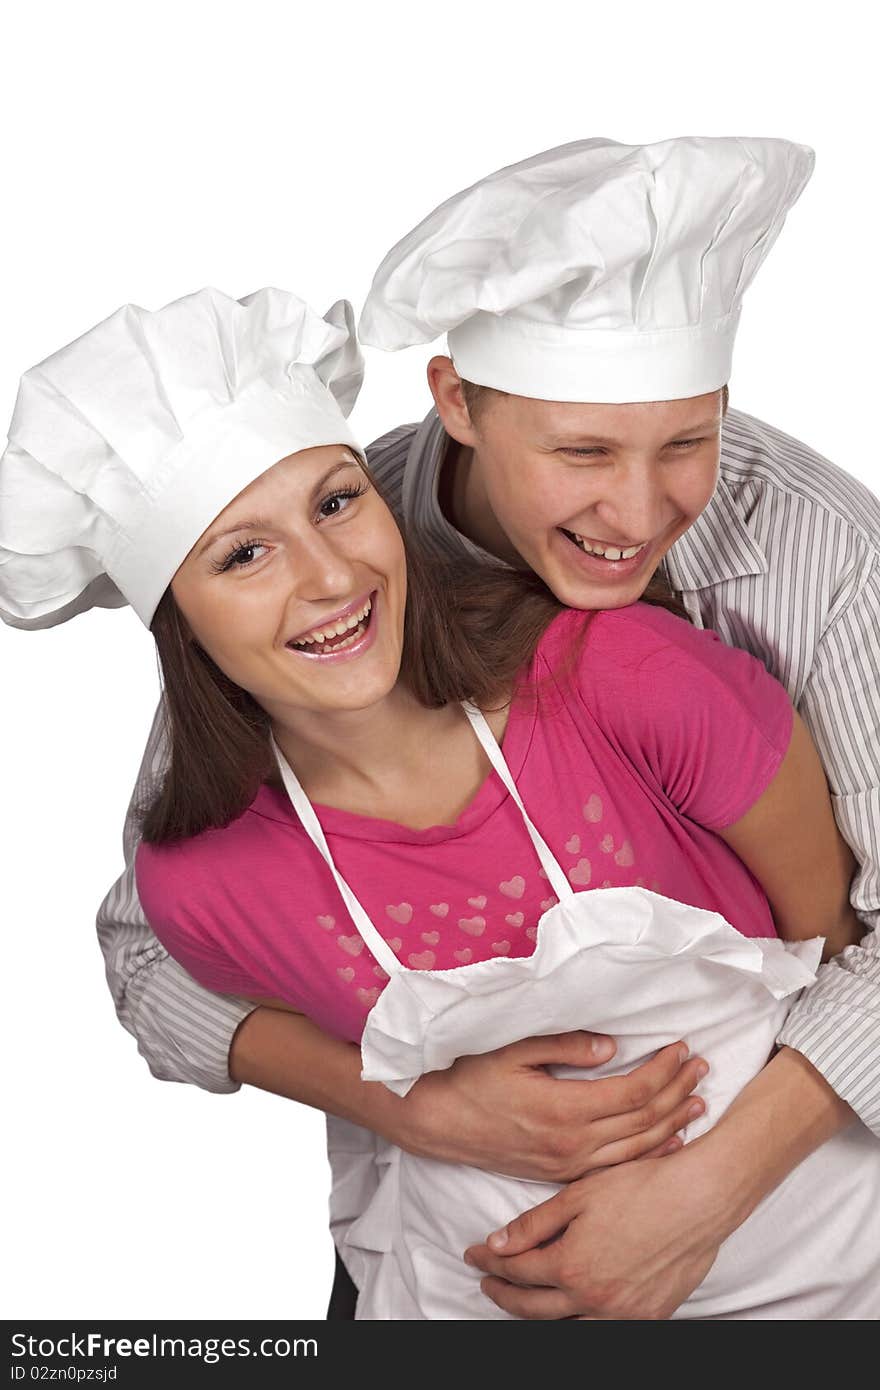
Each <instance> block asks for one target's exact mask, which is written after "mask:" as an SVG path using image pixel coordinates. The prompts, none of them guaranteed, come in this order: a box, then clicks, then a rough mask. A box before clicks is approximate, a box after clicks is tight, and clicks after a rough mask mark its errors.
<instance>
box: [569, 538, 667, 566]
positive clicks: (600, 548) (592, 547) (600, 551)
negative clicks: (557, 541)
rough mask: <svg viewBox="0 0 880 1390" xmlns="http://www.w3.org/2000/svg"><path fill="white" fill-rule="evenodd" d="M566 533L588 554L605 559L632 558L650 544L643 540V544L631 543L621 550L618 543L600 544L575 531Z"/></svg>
mask: <svg viewBox="0 0 880 1390" xmlns="http://www.w3.org/2000/svg"><path fill="white" fill-rule="evenodd" d="M565 534H566V535H567V536H570V537H571V539H572V540H573V541H574V543H575V545H577V546H579V547H580V549H581V550H585V551H586V552H587V554H588V555H599V556H600V557H601V558H602V559H603V560H631V559H632V558H633V556H634V555H638V553H639V551H640V550H644V548H645V546H646V545H647V544H648V542H647V541H643V542H642V544H641V545H629V546H627V547H626V549H625V550H621V549H620V548H619V547H618V546H616V545H599V544H597V542H596V541H585V540H584V538H583V536H578V535H577V534H576V533H575V532H574V531H566V533H565Z"/></svg>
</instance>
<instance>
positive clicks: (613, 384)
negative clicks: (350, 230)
mask: <svg viewBox="0 0 880 1390" xmlns="http://www.w3.org/2000/svg"><path fill="white" fill-rule="evenodd" d="M812 168H813V152H812V150H809V149H807V148H806V147H805V146H804V145H793V144H791V143H790V142H789V141H787V140H761V139H754V140H752V139H715V138H701V137H697V136H693V137H687V138H683V139H679V140H663V141H661V142H660V143H658V144H655V145H621V144H618V143H617V142H616V141H613V140H603V139H596V140H578V141H575V142H574V143H573V144H570V145H562V146H560V147H559V148H558V149H555V150H548V151H546V152H545V153H544V154H538V155H535V156H534V157H533V158H532V159H526V160H523V162H522V163H521V164H513V165H511V166H510V167H509V168H507V169H500V170H499V171H498V173H495V174H490V175H489V176H488V178H485V179H481V180H480V182H479V183H475V184H474V185H473V187H471V188H467V189H465V191H464V192H463V193H457V194H456V195H455V196H454V197H453V198H450V199H449V200H448V201H447V202H445V203H443V204H442V205H441V206H440V207H439V208H437V209H436V210H435V211H434V212H432V213H431V214H430V215H429V216H428V217H426V218H425V220H424V221H423V222H420V223H419V225H418V226H417V227H416V228H415V229H414V230H413V231H411V232H410V233H409V235H408V236H405V237H404V238H403V240H402V241H400V242H398V244H397V246H395V247H394V248H393V250H391V251H389V253H388V255H387V256H386V257H385V260H384V261H383V262H382V264H381V265H380V267H379V269H378V271H377V272H376V276H375V279H374V281H373V285H372V288H371V290H370V293H369V296H368V298H367V302H366V305H365V307H364V312H363V316H362V318H361V323H360V336H361V341H362V342H363V343H369V344H371V345H372V346H374V347H380V348H385V349H386V350H388V351H393V350H395V349H397V348H403V347H409V346H411V345H413V344H414V343H426V342H430V341H431V339H433V338H436V337H437V336H438V335H439V334H441V333H443V332H447V333H448V335H449V338H448V342H449V351H450V354H451V356H452V358H453V359H454V361H455V365H456V368H457V370H458V372H459V374H460V375H461V376H462V377H464V378H465V379H466V380H468V381H473V382H476V383H478V384H480V385H483V386H494V387H496V388H498V389H499V390H502V391H509V392H511V393H513V394H514V395H519V396H533V397H537V398H539V399H542V400H560V401H597V402H604V401H607V402H618V401H620V402H622V401H646V400H677V399H681V398H684V397H687V396H699V395H702V394H703V393H704V392H707V391H714V390H716V389H717V388H718V387H720V386H723V385H724V384H725V383H726V382H727V380H728V377H729V375H730V363H731V354H732V350H733V339H734V335H735V332H736V326H737V320H738V318H739V303H740V299H741V297H742V294H743V291H744V290H745V289H746V287H747V286H748V285H749V284H750V283H751V281H752V279H753V277H754V275H755V272H756V271H757V269H758V267H759V265H760V264H761V262H762V261H763V259H764V257H765V256H766V254H767V252H768V251H769V250H770V247H771V246H772V245H773V243H774V241H775V240H776V237H777V236H778V234H779V231H780V229H781V227H782V223H783V220H784V218H785V214H786V212H787V211H788V209H789V208H790V207H791V206H792V204H793V203H794V202H795V200H796V199H797V197H798V195H799V194H800V192H801V190H802V189H803V187H804V185H805V184H806V182H807V180H808V179H809V177H810V174H811V172H812Z"/></svg>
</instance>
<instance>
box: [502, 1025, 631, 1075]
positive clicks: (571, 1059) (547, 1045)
mask: <svg viewBox="0 0 880 1390" xmlns="http://www.w3.org/2000/svg"><path fill="white" fill-rule="evenodd" d="M507 1050H508V1052H509V1053H510V1055H511V1056H516V1057H517V1059H518V1060H519V1061H521V1062H524V1063H525V1064H526V1065H527V1066H531V1067H549V1066H568V1067H598V1066H601V1064H602V1063H603V1062H609V1061H610V1060H611V1058H612V1057H613V1056H614V1054H615V1052H616V1051H617V1044H616V1043H615V1041H614V1039H613V1038H609V1037H608V1036H607V1035H606V1034H605V1033H551V1034H548V1036H547V1037H544V1038H523V1039H522V1041H521V1042H515V1043H511V1044H510V1045H509V1047H508V1049H507Z"/></svg>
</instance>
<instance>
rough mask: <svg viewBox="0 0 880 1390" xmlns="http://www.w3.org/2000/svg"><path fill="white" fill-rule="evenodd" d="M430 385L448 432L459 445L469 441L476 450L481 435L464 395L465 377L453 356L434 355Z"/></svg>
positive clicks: (429, 369) (431, 362) (429, 374)
mask: <svg viewBox="0 0 880 1390" xmlns="http://www.w3.org/2000/svg"><path fill="white" fill-rule="evenodd" d="M428 385H429V386H430V388H431V395H432V396H433V397H434V404H435V405H436V407H437V414H438V415H439V416H440V419H441V421H442V422H443V428H444V429H445V430H446V433H447V434H448V435H451V436H452V438H453V439H456V440H457V441H458V443H459V444H466V445H467V446H468V447H469V448H471V449H472V448H473V447H474V445H475V443H476V439H477V434H476V430H475V429H474V423H473V421H472V419H471V416H470V411H469V410H468V408H467V402H466V401H465V398H464V392H463V390H462V387H461V377H460V376H459V375H458V372H457V371H456V370H455V364H454V363H453V361H452V358H451V357H432V358H431V360H430V362H429V363H428Z"/></svg>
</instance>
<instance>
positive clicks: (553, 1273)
mask: <svg viewBox="0 0 880 1390" xmlns="http://www.w3.org/2000/svg"><path fill="white" fill-rule="evenodd" d="M508 1249H509V1245H506V1246H505V1247H504V1251H505V1252H506V1251H507V1250H508ZM464 1259H465V1263H466V1264H469V1265H473V1266H474V1268H475V1269H479V1270H481V1271H482V1273H483V1274H497V1275H498V1277H499V1278H501V1279H506V1280H507V1281H508V1282H509V1283H511V1284H522V1285H523V1286H529V1287H533V1286H536V1285H539V1284H540V1285H541V1286H543V1287H545V1288H555V1287H556V1286H557V1285H558V1283H559V1277H558V1273H557V1265H558V1263H559V1257H558V1254H557V1250H556V1246H555V1244H553V1245H549V1246H546V1247H541V1248H539V1249H529V1250H526V1251H524V1252H523V1253H522V1254H518V1255H515V1254H513V1252H512V1251H511V1253H510V1254H509V1255H508V1254H506V1253H503V1254H502V1253H496V1252H495V1251H494V1250H493V1249H492V1247H491V1246H489V1245H472V1246H471V1247H470V1248H469V1249H468V1250H466V1251H465V1253H464Z"/></svg>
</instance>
